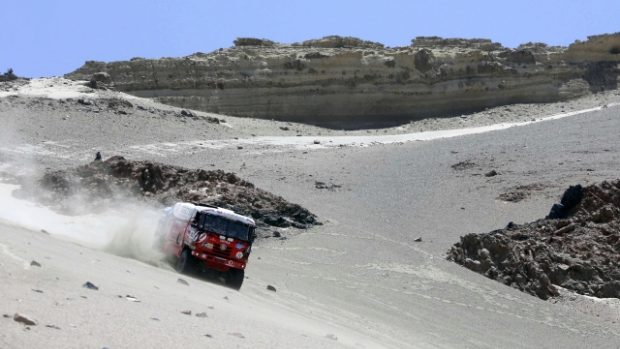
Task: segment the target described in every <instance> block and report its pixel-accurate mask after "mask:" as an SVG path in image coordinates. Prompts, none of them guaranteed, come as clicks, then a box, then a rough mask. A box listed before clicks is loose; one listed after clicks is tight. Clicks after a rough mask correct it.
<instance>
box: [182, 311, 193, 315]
mask: <svg viewBox="0 0 620 349" xmlns="http://www.w3.org/2000/svg"><path fill="white" fill-rule="evenodd" d="M181 314H185V315H192V311H191V310H182V311H181Z"/></svg>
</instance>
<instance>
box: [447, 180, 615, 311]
mask: <svg viewBox="0 0 620 349" xmlns="http://www.w3.org/2000/svg"><path fill="white" fill-rule="evenodd" d="M448 259H449V260H452V261H454V262H456V263H459V264H461V265H463V266H465V267H467V268H469V269H471V270H473V271H475V272H478V273H480V274H484V275H486V276H487V277H489V278H491V279H494V280H497V281H500V282H502V283H504V284H506V285H509V286H512V287H515V288H518V289H520V290H521V291H524V292H528V293H530V294H533V295H536V296H538V297H540V298H542V299H548V298H549V297H553V296H557V295H558V290H557V288H556V287H555V285H559V286H562V287H564V288H567V289H569V290H572V291H575V292H577V293H579V294H583V295H588V296H595V297H601V298H612V297H615V298H620V180H617V181H613V182H603V183H601V184H598V185H592V186H588V187H585V188H583V187H581V186H580V185H577V186H572V187H570V188H569V189H568V190H566V192H565V193H564V195H563V197H562V201H561V203H559V204H555V205H553V207H552V209H551V212H550V213H549V215H548V216H547V217H546V218H545V219H540V220H537V221H535V222H532V223H527V224H523V225H517V224H514V223H509V224H508V226H507V227H506V228H505V229H499V230H495V231H492V232H490V233H487V234H468V235H465V236H463V237H461V240H460V242H458V243H456V244H455V245H454V246H453V247H452V248H451V249H450V251H449V252H448Z"/></svg>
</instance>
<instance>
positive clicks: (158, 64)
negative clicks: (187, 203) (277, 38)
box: [67, 33, 620, 128]
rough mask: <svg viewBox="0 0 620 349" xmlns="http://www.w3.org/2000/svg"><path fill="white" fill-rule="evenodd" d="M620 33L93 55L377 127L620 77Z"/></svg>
mask: <svg viewBox="0 0 620 349" xmlns="http://www.w3.org/2000/svg"><path fill="white" fill-rule="evenodd" d="M619 62H620V33H617V34H612V35H600V36H595V37H591V38H589V40H588V41H585V42H577V43H575V44H573V45H571V46H569V47H568V48H563V47H548V46H546V45H544V44H540V43H528V44H524V45H521V46H519V47H518V48H517V49H508V48H505V47H502V46H501V45H500V44H497V43H493V42H491V41H490V40H486V39H471V40H466V39H442V38H438V37H418V38H416V39H414V40H412V45H411V46H408V47H397V48H385V47H384V46H383V45H381V44H379V43H373V42H369V41H362V40H359V39H356V38H342V37H336V36H335V37H326V38H323V39H318V40H309V41H305V42H303V43H297V44H292V45H282V44H277V43H274V42H272V41H269V40H262V39H252V38H242V39H237V40H236V41H235V46H234V47H232V48H228V49H220V50H217V51H215V52H212V53H209V54H204V53H195V54H193V55H191V56H187V57H183V58H162V59H142V58H134V59H132V60H130V61H121V62H111V63H104V62H95V61H89V62H86V64H85V65H84V66H82V67H81V68H79V69H78V70H76V71H74V72H72V73H70V74H67V77H69V78H73V79H86V80H88V79H91V78H92V76H93V74H95V73H98V72H106V73H108V74H109V77H110V79H111V80H112V82H113V83H114V84H115V86H116V88H117V89H119V90H122V91H125V92H128V93H131V94H134V95H137V96H142V97H152V98H156V99H157V100H159V101H161V102H164V103H168V104H171V105H175V106H180V107H184V108H192V109H197V110H204V111H209V112H215V113H221V114H228V115H235V116H245V117H257V118H267V119H277V120H288V121H297V122H305V123H312V124H321V125H326V126H333V127H344V128H357V127H367V126H371V127H373V126H374V127H380V126H387V125H391V124H397V123H403V122H407V121H409V120H415V119H420V118H425V117H430V116H444V115H445V116H447V115H454V114H459V113H464V112H470V111H477V110H481V109H484V108H487V107H492V106H497V105H503V104H513V103H531V102H550V101H558V100H563V99H569V98H575V97H578V96H582V95H584V94H588V93H591V92H595V91H600V90H603V89H612V88H617V87H618V71H619V69H618V63H619Z"/></svg>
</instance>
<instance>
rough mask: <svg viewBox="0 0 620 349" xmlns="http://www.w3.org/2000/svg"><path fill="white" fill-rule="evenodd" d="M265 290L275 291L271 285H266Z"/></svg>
mask: <svg viewBox="0 0 620 349" xmlns="http://www.w3.org/2000/svg"><path fill="white" fill-rule="evenodd" d="M267 290H269V291H272V292H276V288H275V287H273V286H271V285H267Z"/></svg>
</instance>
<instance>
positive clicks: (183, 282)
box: [177, 278, 189, 286]
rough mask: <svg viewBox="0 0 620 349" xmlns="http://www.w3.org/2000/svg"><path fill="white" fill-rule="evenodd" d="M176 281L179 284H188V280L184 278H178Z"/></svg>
mask: <svg viewBox="0 0 620 349" xmlns="http://www.w3.org/2000/svg"><path fill="white" fill-rule="evenodd" d="M177 282H178V283H180V284H181V285H185V286H189V282H187V281H185V279H181V278H178V279H177Z"/></svg>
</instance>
